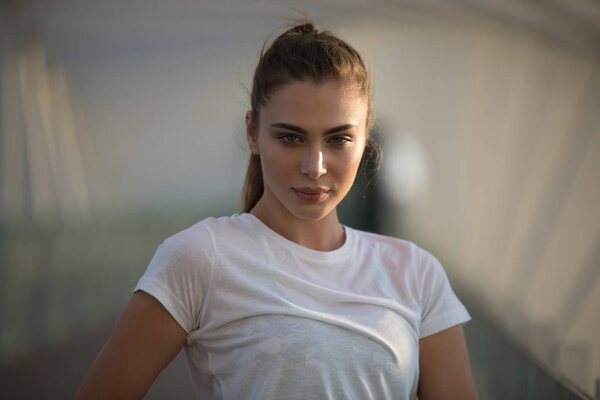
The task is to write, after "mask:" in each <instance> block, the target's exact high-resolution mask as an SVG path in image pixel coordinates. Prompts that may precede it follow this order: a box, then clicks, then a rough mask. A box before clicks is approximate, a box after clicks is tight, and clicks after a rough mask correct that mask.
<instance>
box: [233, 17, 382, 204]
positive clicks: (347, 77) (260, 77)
mask: <svg viewBox="0 0 600 400" xmlns="http://www.w3.org/2000/svg"><path fill="white" fill-rule="evenodd" d="M330 80H333V81H337V82H341V83H349V84H354V85H356V86H357V88H358V90H359V94H360V95H361V96H366V98H367V101H368V108H367V110H368V111H367V133H368V132H369V131H370V130H371V128H372V126H373V117H372V110H371V83H370V80H369V74H368V71H367V68H366V65H365V63H364V62H363V60H362V58H361V56H360V54H358V52H357V51H356V50H355V49H354V48H352V47H351V46H350V45H349V44H347V43H346V42H344V41H343V40H341V39H339V38H338V37H336V36H335V35H334V34H333V33H331V32H330V31H319V30H317V29H316V27H315V25H314V23H313V21H312V20H311V19H310V18H306V19H303V20H302V21H300V22H299V23H297V24H296V25H295V26H293V27H292V28H290V29H288V30H287V31H285V32H284V33H282V34H281V35H279V36H278V37H277V38H276V39H275V40H274V41H273V42H272V43H271V45H270V47H269V48H267V49H266V50H265V46H263V49H262V50H261V53H260V58H259V61H258V65H257V66H256V70H255V72H254V78H253V81H252V91H251V94H250V105H251V108H252V109H251V112H252V119H251V121H252V122H251V123H252V124H253V125H254V128H258V120H259V113H260V110H261V108H262V107H263V106H265V105H266V104H267V103H268V101H269V98H270V96H271V95H272V93H273V92H274V91H275V90H277V89H278V88H279V87H281V86H283V85H285V84H289V83H292V82H297V81H310V82H312V83H314V84H320V83H323V82H326V81H330ZM365 154H367V155H370V156H371V157H373V155H375V156H374V158H375V159H376V160H377V164H379V160H380V156H379V155H380V149H379V146H378V145H377V144H376V143H375V141H374V140H373V139H372V138H371V135H368V139H367V146H366V149H365ZM364 159H365V157H363V160H364ZM263 185H264V183H263V177H262V167H261V162H260V156H259V155H257V154H251V155H250V160H249V162H248V170H247V172H246V179H245V182H244V189H243V196H242V201H243V205H242V210H243V212H250V210H252V208H254V206H255V205H256V203H257V202H258V200H259V199H260V198H261V196H262V195H263V190H264V187H263Z"/></svg>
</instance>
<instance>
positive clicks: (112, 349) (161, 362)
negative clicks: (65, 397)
mask: <svg viewBox="0 0 600 400" xmlns="http://www.w3.org/2000/svg"><path fill="white" fill-rule="evenodd" d="M186 336H187V333H186V332H185V330H184V329H183V328H182V327H181V326H180V325H179V324H178V323H177V322H176V321H175V319H173V317H172V316H171V314H169V313H168V312H167V310H166V309H165V308H164V307H163V306H162V304H161V303H160V302H159V301H158V300H156V299H155V298H154V297H152V296H151V295H149V294H147V293H146V292H143V291H137V292H135V293H134V294H133V295H132V296H131V299H130V300H129V303H128V304H127V306H126V307H125V310H124V311H123V314H122V315H121V317H120V318H119V321H118V322H117V326H116V328H115V330H114V331H113V333H112V335H111V337H110V339H109V340H108V343H107V344H106V345H105V346H104V348H103V349H102V351H101V352H100V355H99V356H98V358H96V361H95V362H94V364H93V365H92V368H91V369H90V371H89V372H88V375H87V376H86V378H85V380H84V381H83V384H82V386H81V388H80V389H79V392H78V393H77V396H76V399H141V398H142V397H143V396H144V395H145V394H146V392H147V391H148V389H149V388H150V386H151V385H152V383H153V382H154V380H155V379H156V377H157V376H158V374H159V373H160V372H161V371H162V370H163V368H165V367H166V366H167V365H168V364H169V362H170V361H171V360H172V359H173V358H174V357H175V356H176V355H177V353H178V352H179V350H181V348H182V346H183V344H184V343H185V338H186Z"/></svg>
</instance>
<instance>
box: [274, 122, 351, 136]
mask: <svg viewBox="0 0 600 400" xmlns="http://www.w3.org/2000/svg"><path fill="white" fill-rule="evenodd" d="M271 126H272V127H274V128H282V129H287V130H289V131H293V132H298V133H302V134H303V135H306V134H308V132H306V130H305V129H303V128H300V127H299V126H296V125H292V124H286V123H284V122H276V123H274V124H271ZM355 126H356V125H354V124H345V125H340V126H336V127H335V128H331V129H327V130H326V131H325V133H324V135H331V134H334V133H338V132H341V131H345V130H348V129H351V128H354V127H355Z"/></svg>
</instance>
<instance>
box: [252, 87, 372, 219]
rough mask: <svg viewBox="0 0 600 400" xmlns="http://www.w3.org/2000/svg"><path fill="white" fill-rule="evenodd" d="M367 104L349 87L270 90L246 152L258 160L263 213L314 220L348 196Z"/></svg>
mask: <svg viewBox="0 0 600 400" xmlns="http://www.w3.org/2000/svg"><path fill="white" fill-rule="evenodd" d="M367 109H368V104H367V99H366V98H365V96H361V95H360V94H359V91H358V89H357V88H356V87H355V86H353V85H349V84H342V83H338V82H334V81H328V82H325V83H321V84H314V83H311V82H304V81H298V82H294V83H290V84H286V85H284V86H282V87H281V88H279V89H278V90H276V91H275V92H274V93H273V94H272V96H271V98H270V99H269V102H268V103H267V105H266V106H264V107H263V108H262V109H261V110H260V112H259V114H260V117H259V121H258V126H257V127H254V126H253V125H252V123H251V121H248V120H249V118H251V113H250V112H249V113H248V114H247V121H248V122H247V125H246V126H247V137H248V144H249V146H250V150H251V151H252V153H254V154H258V155H260V159H261V164H262V171H263V181H264V194H263V198H261V200H260V202H261V203H262V204H261V206H262V207H265V206H266V207H267V208H266V211H267V212H274V213H275V215H281V214H279V212H283V213H289V214H292V215H293V216H295V217H297V218H302V219H320V218H323V217H325V216H327V215H329V214H330V213H331V211H333V210H334V209H335V207H336V206H337V205H338V204H339V203H340V201H342V199H343V198H344V196H346V194H347V193H348V191H349V190H350V188H351V187H352V184H353V182H354V178H355V177H356V172H357V170H358V166H359V164H360V160H361V156H362V154H363V150H364V148H365V144H366V141H367V130H366V119H367Z"/></svg>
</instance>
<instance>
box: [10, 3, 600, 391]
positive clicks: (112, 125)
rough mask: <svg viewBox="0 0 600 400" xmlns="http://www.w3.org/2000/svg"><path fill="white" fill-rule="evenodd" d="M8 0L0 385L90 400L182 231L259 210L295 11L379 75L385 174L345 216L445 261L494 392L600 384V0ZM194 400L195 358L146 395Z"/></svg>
mask: <svg viewBox="0 0 600 400" xmlns="http://www.w3.org/2000/svg"><path fill="white" fill-rule="evenodd" d="M0 4H1V6H0V7H1V8H0V37H1V51H0V73H1V83H0V90H1V98H0V105H1V107H0V397H2V398H19V399H25V398H69V397H72V396H73V395H74V393H75V392H76V390H77V388H78V387H79V384H80V383H81V380H82V379H83V377H84V375H85V373H86V372H87V370H88V369H89V367H90V365H91V363H92V362H93V360H94V359H95V357H96V355H97V354H98V352H99V351H100V349H101V348H102V346H103V344H104V342H105V341H106V339H107V338H108V336H109V334H110V331H111V329H112V327H113V326H114V324H115V322H116V319H117V317H118V315H119V314H120V312H121V311H122V309H123V307H124V305H125V304H126V302H127V300H128V299H129V297H130V295H131V290H132V289H133V287H134V286H135V284H136V282H137V279H138V278H139V277H140V276H141V274H142V273H143V272H144V270H145V268H146V266H147V264H148V262H149V261H150V258H151V257H152V255H153V253H154V251H155V249H156V247H157V246H158V245H159V244H160V243H161V242H162V240H164V239H165V238H166V237H167V236H170V235H172V234H173V233H175V232H177V231H179V230H181V229H184V228H186V227H188V226H190V225H192V224H193V223H195V222H196V221H198V220H200V219H202V218H205V217H207V216H220V215H229V214H232V213H235V212H238V211H239V205H240V202H239V198H240V194H241V186H242V182H243V178H244V174H245V166H246V160H247V157H248V152H247V150H246V147H245V138H244V113H245V111H246V110H247V109H248V108H249V100H248V91H249V87H250V78H251V74H252V72H253V69H254V67H255V65H256V62H257V60H258V54H259V51H260V49H261V46H262V44H263V43H264V41H265V40H266V39H268V38H269V37H270V35H274V34H277V33H279V32H281V31H282V29H283V28H284V27H285V26H286V25H287V23H288V20H287V19H286V18H289V17H292V18H295V17H299V16H300V14H298V13H297V12H296V11H294V10H299V11H303V12H306V13H308V14H309V15H310V16H311V17H312V18H313V19H314V20H315V22H316V24H317V26H318V27H319V28H321V29H331V30H333V31H334V32H335V33H336V34H338V35H339V36H341V37H342V38H344V39H346V40H347V41H348V42H349V43H351V44H352V45H353V46H355V47H356V48H357V49H358V50H359V52H361V54H362V55H363V56H364V57H365V58H366V60H367V62H368V64H369V68H370V70H371V73H372V79H373V84H374V94H373V95H374V103H375V112H376V120H377V125H376V129H375V132H376V135H377V137H378V138H379V140H380V142H381V143H382V145H383V147H384V165H383V168H382V170H381V172H380V173H379V174H378V175H377V176H376V177H375V179H374V181H373V183H372V184H371V185H370V186H368V187H366V188H365V187H363V185H362V181H365V180H368V177H367V178H360V179H359V181H360V182H357V185H356V187H355V189H354V190H353V193H352V195H351V196H350V198H349V199H348V201H346V202H345V204H343V206H342V207H341V217H342V220H343V222H344V223H346V224H348V225H350V226H354V227H357V228H362V229H367V230H373V231H378V232H383V233H386V234H391V235H396V236H398V237H401V238H404V239H407V240H411V241H414V242H415V243H417V244H418V245H420V246H422V247H424V248H426V249H428V250H429V251H431V252H432V253H433V254H435V255H436V256H437V257H438V258H439V259H440V261H441V262H442V264H443V265H444V266H445V268H446V270H447V272H448V275H449V277H450V280H451V282H452V284H453V287H454V289H455V291H456V292H457V293H458V294H459V296H460V298H461V299H462V300H463V301H464V302H465V304H466V305H467V307H468V308H469V310H470V312H471V313H472V316H473V320H472V321H471V322H470V323H468V324H467V325H466V327H465V330H466V333H467V339H468V341H469V348H470V352H471V358H472V362H473V368H474V374H475V379H476V383H477V386H478V389H479V392H480V396H481V398H482V399H530V398H531V399H571V398H573V399H581V398H585V399H590V398H593V397H596V396H598V392H599V391H600V390H599V389H598V387H597V386H598V385H599V383H598V381H597V379H598V378H600V3H599V2H598V1H597V0H547V1H536V2H531V1H525V0H504V1H494V0H480V1H475V0H453V1H449V0H427V1H424V0H420V1H417V0H414V1H408V0H392V1H390V0H373V1H369V2H367V1H364V0H363V1H361V0H345V1H341V0H339V1H337V0H329V1H322V0H321V1H317V0H306V1H297V0H296V1H293V2H292V1H283V0H281V1H252V0H247V1H244V0H222V1H218V2H217V1H201V0H171V1H169V2H164V1H159V0H144V1H141V0H119V1H115V0H102V1H100V0H85V1H75V0H56V1H42V0H38V1H35V0H31V1H30V0H22V1H20V0H3V1H0ZM371 175H372V172H371ZM192 397H193V391H192V386H191V383H190V382H189V377H188V372H187V370H186V366H185V361H184V359H183V358H182V357H181V355H179V356H178V357H177V358H176V359H175V360H174V362H173V363H172V364H171V365H170V366H169V367H168V368H167V369H166V370H165V371H164V372H163V374H162V375H161V376H160V377H159V379H158V380H157V382H156V383H155V384H154V386H153V387H152V389H151V390H150V392H149V394H148V396H147V398H192Z"/></svg>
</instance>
